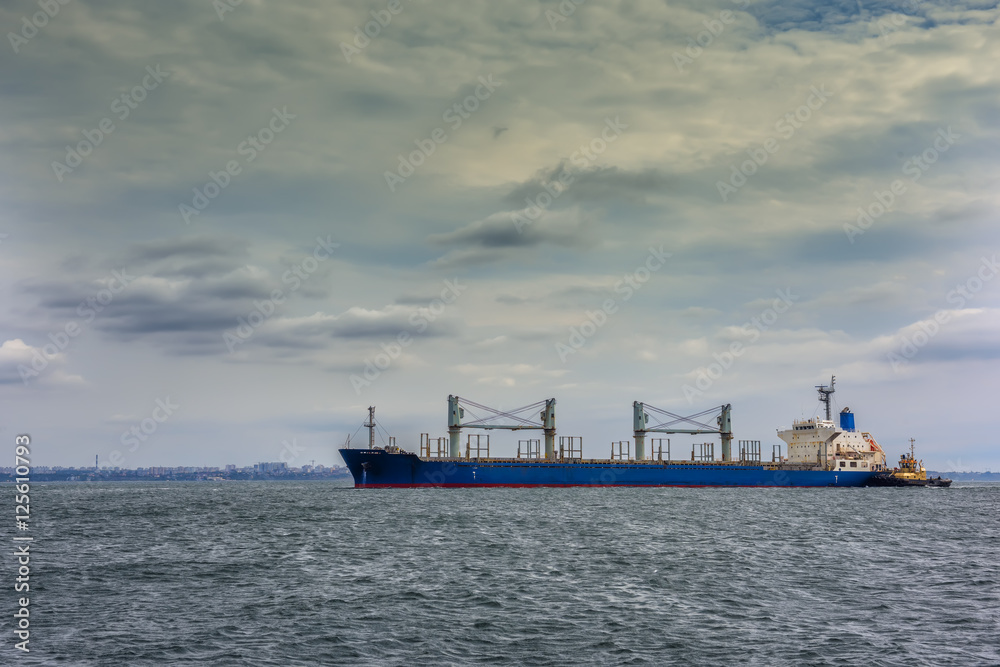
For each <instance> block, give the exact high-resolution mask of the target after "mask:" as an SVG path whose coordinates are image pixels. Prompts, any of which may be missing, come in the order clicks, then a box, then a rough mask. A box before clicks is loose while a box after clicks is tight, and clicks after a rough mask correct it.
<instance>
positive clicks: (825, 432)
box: [778, 378, 886, 470]
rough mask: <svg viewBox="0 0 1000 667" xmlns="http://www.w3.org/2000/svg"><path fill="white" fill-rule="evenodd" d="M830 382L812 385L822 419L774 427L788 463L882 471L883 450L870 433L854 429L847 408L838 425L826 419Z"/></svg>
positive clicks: (832, 390) (833, 468) (834, 380)
mask: <svg viewBox="0 0 1000 667" xmlns="http://www.w3.org/2000/svg"><path fill="white" fill-rule="evenodd" d="M835 382H836V378H830V384H829V386H827V385H820V386H818V387H816V389H817V390H818V391H819V400H820V401H822V402H823V403H824V404H825V405H826V419H820V418H819V417H814V418H812V419H797V420H795V421H794V422H793V423H792V428H790V429H785V430H781V429H778V437H779V438H781V439H782V440H784V441H785V443H786V444H787V445H788V457H787V459H786V460H787V461H788V462H789V463H801V464H810V463H811V464H814V465H816V466H819V467H820V468H822V469H823V470H885V469H886V468H885V452H884V451H883V450H882V448H881V447H879V445H878V443H877V442H875V438H874V437H872V434H871V433H867V432H865V431H858V430H857V429H856V428H854V413H852V412H851V409H850V408H844V409H843V410H841V412H840V424H839V426H838V425H836V424H834V422H833V420H832V419H830V395H831V394H833V393H834V391H835V390H834V383H835Z"/></svg>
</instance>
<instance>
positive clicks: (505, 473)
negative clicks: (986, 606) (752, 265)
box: [340, 449, 877, 488]
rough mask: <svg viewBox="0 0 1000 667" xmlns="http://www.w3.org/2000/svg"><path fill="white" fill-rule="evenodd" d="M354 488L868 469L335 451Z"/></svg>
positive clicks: (636, 482) (789, 480)
mask: <svg viewBox="0 0 1000 667" xmlns="http://www.w3.org/2000/svg"><path fill="white" fill-rule="evenodd" d="M340 455H341V456H342V457H343V458H344V462H345V463H346V464H347V467H348V469H350V471H351V474H352V475H354V486H355V488H414V487H425V486H427V487H474V486H484V487H529V486H760V487H770V486H778V487H817V486H866V485H867V484H868V482H869V481H871V480H872V478H873V477H875V475H876V474H877V473H875V472H874V471H872V472H869V471H854V470H852V471H844V470H829V471H827V470H803V469H801V468H795V467H790V466H782V465H780V464H741V463H718V462H716V463H711V462H709V463H694V462H692V463H680V462H671V463H668V464H664V463H660V462H655V461H647V462H637V461H621V462H619V461H589V460H583V461H575V462H570V461H537V460H517V459H488V460H476V459H461V460H456V459H450V460H449V459H444V460H441V459H421V458H420V457H418V456H416V455H414V454H408V453H389V452H385V451H382V450H379V449H341V450H340Z"/></svg>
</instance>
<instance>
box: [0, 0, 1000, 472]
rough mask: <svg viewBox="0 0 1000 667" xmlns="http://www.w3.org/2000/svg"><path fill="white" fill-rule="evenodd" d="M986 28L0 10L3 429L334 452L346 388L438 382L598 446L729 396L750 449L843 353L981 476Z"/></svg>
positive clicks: (178, 460)
mask: <svg viewBox="0 0 1000 667" xmlns="http://www.w3.org/2000/svg"><path fill="white" fill-rule="evenodd" d="M44 7H48V11H49V14H51V16H50V15H47V14H45V13H44ZM998 17H1000V9H998V8H997V5H996V3H995V2H948V3H934V2H922V1H915V2H906V1H900V2H871V1H869V0H863V1H858V0H851V1H847V0H843V1H840V2H822V3H821V2H806V1H793V2H776V1H774V2H772V1H768V2H763V1H756V0H749V2H747V1H745V0H737V1H735V2H730V1H729V0H714V1H713V0H710V1H709V2H688V1H679V2H675V1H670V2H663V1H661V0H621V1H616V2H598V0H588V1H584V2H579V1H577V2H570V1H569V0H565V1H564V2H562V3H561V4H560V3H558V2H555V1H554V0H550V1H543V2H534V1H527V0H523V1H502V0H501V1H487V0H478V1H475V0H473V1H465V2H431V1H430V0H400V2H399V3H397V2H390V1H389V0H372V1H347V0H340V1H337V2H319V1H310V0H297V1H294V2H283V3H267V2H263V0H243V2H240V3H236V0H216V1H215V2H214V3H213V2H212V1H211V0H181V1H175V2H169V3H166V2H151V1H147V2H124V1H119V0H88V1H85V0H69V1H67V0H59V3H56V2H52V3H51V6H49V5H48V4H46V3H44V2H43V3H38V2H30V1H28V0H11V1H7V2H3V3H0V26H2V27H3V32H4V34H5V35H6V37H5V40H4V41H5V43H4V44H3V46H2V48H0V52H2V55H0V72H2V79H0V86H2V88H0V143H2V151H0V197H2V201H3V205H2V206H0V266H2V267H3V268H2V289H0V294H2V297H0V299H2V304H0V308H2V313H3V318H2V320H0V342H2V347H0V400H2V402H0V405H2V410H3V414H2V417H3V419H2V429H3V432H4V433H5V434H6V437H7V438H8V439H9V441H10V443H11V446H13V436H14V434H16V433H23V432H27V433H30V434H31V435H32V436H33V440H34V442H35V454H34V456H35V458H34V463H36V464H38V465H91V464H92V462H93V460H94V456H95V455H100V456H101V459H102V461H108V460H109V459H110V458H111V457H114V458H115V460H117V461H119V462H120V465H123V466H126V467H140V466H149V465H224V464H227V463H236V464H238V465H246V464H250V463H253V462H256V461H261V460H264V461H273V460H278V459H279V458H286V459H291V460H292V465H301V464H303V463H308V462H309V461H310V460H315V461H316V462H317V463H324V464H333V463H340V460H339V456H338V455H337V454H336V448H337V446H339V445H340V444H341V443H342V442H343V441H344V439H345V438H346V437H347V435H348V434H350V433H352V432H354V431H355V429H356V428H357V427H358V426H359V425H360V423H361V422H362V421H363V419H364V417H365V409H366V408H367V406H368V405H376V406H377V407H378V414H379V416H380V417H381V418H382V419H383V424H384V425H385V426H386V427H387V428H388V430H389V431H390V432H391V433H392V434H394V435H396V436H397V438H398V442H399V444H400V445H402V446H404V447H406V448H411V449H416V441H417V437H418V434H419V433H421V432H430V433H431V434H432V435H433V436H441V435H444V434H445V431H446V397H447V395H448V394H449V393H453V394H458V395H460V396H463V397H468V398H470V399H473V400H475V401H477V402H480V403H484V404H488V405H493V406H497V407H503V408H514V407H517V406H520V405H524V404H528V403H532V402H534V401H537V400H541V399H544V398H547V397H553V396H554V397H556V398H557V400H558V405H559V408H558V411H557V425H558V429H559V433H560V434H562V435H582V436H583V437H584V449H585V455H587V456H606V455H607V451H608V447H609V443H610V442H611V441H612V440H623V439H628V438H631V435H632V434H631V403H632V401H634V400H642V401H646V402H648V403H650V404H652V405H655V406H658V407H661V408H664V409H668V410H671V411H676V412H684V411H686V412H688V413H693V412H698V411H700V410H702V409H705V408H710V407H712V406H715V405H719V404H721V403H732V405H733V423H734V430H735V434H736V437H737V438H738V439H759V440H762V441H763V442H764V449H765V451H766V452H770V445H771V444H772V443H775V442H778V440H777V438H776V437H775V429H777V428H779V427H786V426H788V425H790V423H791V420H792V419H794V418H799V417H802V416H810V415H813V414H815V413H816V412H817V406H818V403H817V400H816V393H815V390H814V389H813V387H814V385H817V384H820V383H822V382H826V381H828V380H829V377H830V375H832V374H835V375H836V376H837V393H836V394H835V399H836V403H837V406H838V409H840V408H843V407H845V406H849V407H850V408H851V409H852V410H853V411H854V412H855V413H857V415H858V417H857V419H858V425H859V426H860V427H861V428H864V429H866V430H871V431H872V432H873V434H874V435H875V437H876V438H877V439H878V440H879V441H880V442H881V443H882V444H883V446H884V447H886V448H887V449H888V450H889V453H890V456H892V457H893V458H895V457H896V456H897V455H898V454H899V453H900V452H901V451H902V449H903V447H904V446H906V445H908V443H907V439H908V438H910V437H913V438H916V440H917V446H918V448H919V450H918V451H919V454H920V455H922V456H923V458H924V459H925V460H926V462H927V463H928V465H929V466H931V467H932V468H936V469H943V470H948V469H980V470H982V469H986V468H990V467H991V468H992V469H994V470H996V469H997V468H998V467H1000V454H998V449H997V444H998V440H997V435H996V433H997V427H996V419H997V417H996V412H997V410H996V403H997V396H998V384H1000V383H998V371H1000V337H998V331H1000V280H998V279H995V276H996V273H997V272H998V271H1000V267H998V266H997V264H996V261H997V252H998V246H1000V243H998V242H1000V232H998V224H997V223H998V219H997V212H998V206H1000V188H998V177H1000V160H998V158H1000V40H998V37H997V26H998V24H997V21H998ZM366 31H367V33H368V34H367V35H366V34H365V33H366ZM369 35H373V36H369ZM859 209H860V210H859ZM737 343H738V345H736V344H737ZM734 351H735V354H734ZM380 355H381V356H380ZM144 420H145V421H144ZM133 428H135V429H137V430H138V433H140V434H141V436H136V435H130V434H129V431H130V429H133ZM143 428H145V430H146V432H143ZM520 437H521V438H525V437H528V436H527V435H525V434H522V435H521V436H520ZM517 439H518V435H516V434H509V435H506V436H505V435H503V434H498V435H496V436H495V437H494V453H501V454H503V453H512V452H513V449H514V447H515V446H516V441H517ZM678 442H681V440H680V439H678ZM290 446H292V447H293V448H294V456H289V447H290ZM115 452H117V454H115Z"/></svg>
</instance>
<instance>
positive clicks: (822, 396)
mask: <svg viewBox="0 0 1000 667" xmlns="http://www.w3.org/2000/svg"><path fill="white" fill-rule="evenodd" d="M836 381H837V376H835V375H831V376H830V386H829V387H828V386H826V385H825V384H819V385H816V391H818V392H819V400H820V401H821V402H822V403H823V404H824V405H826V420H827V421H830V420H831V419H832V417H831V416H830V394H832V393H833V392H835V391H837V390H836V389H834V388H833V384H834V383H835V382H836Z"/></svg>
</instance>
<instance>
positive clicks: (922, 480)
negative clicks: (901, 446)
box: [869, 438, 951, 487]
mask: <svg viewBox="0 0 1000 667" xmlns="http://www.w3.org/2000/svg"><path fill="white" fill-rule="evenodd" d="M914 442H916V440H914V439H913V438H910V453H909V454H905V453H904V454H900V455H899V465H898V466H897V467H896V468H894V469H893V471H892V472H891V473H888V474H885V475H877V476H876V477H875V478H873V479H872V480H871V481H870V482H869V486H940V487H948V486H951V480H950V479H945V478H943V477H941V476H940V475H938V476H937V477H931V478H929V479H928V477H927V468H925V467H924V462H923V461H917V457H916V456H915V455H914V451H913V443H914Z"/></svg>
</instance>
